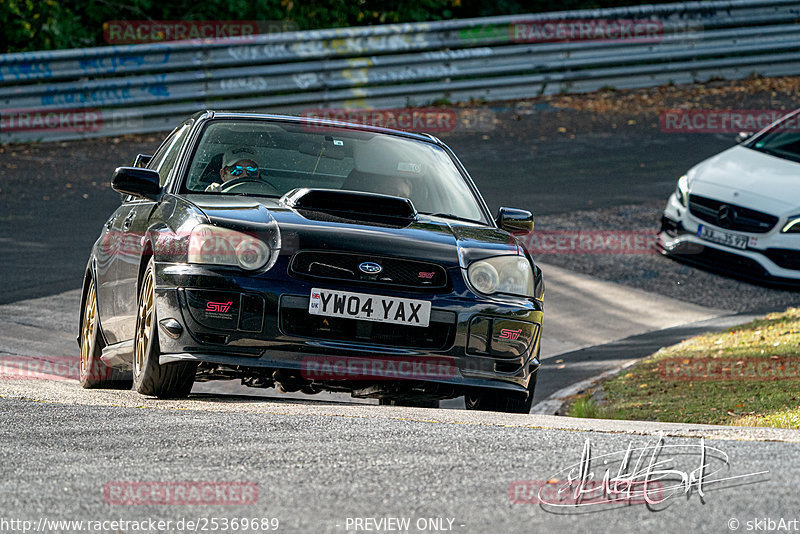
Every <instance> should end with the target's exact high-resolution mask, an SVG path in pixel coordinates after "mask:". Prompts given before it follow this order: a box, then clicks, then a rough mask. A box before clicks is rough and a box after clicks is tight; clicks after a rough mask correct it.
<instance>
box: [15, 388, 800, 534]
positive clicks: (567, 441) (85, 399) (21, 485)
mask: <svg viewBox="0 0 800 534" xmlns="http://www.w3.org/2000/svg"><path fill="white" fill-rule="evenodd" d="M53 384H54V385H56V386H63V387H59V388H55V389H57V391H52V392H50V391H49V390H50V389H54V388H51V387H47V388H44V387H42V386H38V385H37V387H35V388H32V387H31V385H30V384H22V386H21V387H22V388H27V393H22V395H27V396H28V399H26V400H18V399H16V398H12V397H11V395H20V394H21V393H20V392H19V390H17V392H16V393H14V391H13V389H14V385H13V384H12V385H9V384H4V386H5V387H4V388H3V392H4V393H3V394H4V397H3V398H0V406H2V407H1V408H0V410H2V413H3V416H2V419H3V425H2V427H0V442H2V444H3V450H4V461H3V462H2V465H1V466H0V481H1V482H0V490H1V492H0V495H2V497H0V516H2V518H20V519H26V520H30V521H32V522H33V523H34V524H37V523H38V521H40V520H41V518H43V517H44V518H47V519H48V520H51V521H52V520H55V519H62V520H112V519H128V520H132V519H136V520H142V519H145V518H153V519H161V520H165V521H166V520H171V521H174V522H176V523H177V521H179V520H180V519H181V518H190V519H191V518H198V517H206V518H213V517H217V518H219V517H227V518H233V517H257V518H262V517H266V518H277V519H279V521H280V529H279V531H282V532H336V533H341V532H356V531H361V532H364V531H366V530H365V529H355V528H353V526H354V525H355V523H353V522H352V521H353V520H354V519H355V518H361V519H364V518H367V517H370V518H380V517H401V518H402V517H408V518H410V519H411V521H412V525H414V524H416V521H418V520H419V519H420V518H448V519H452V520H453V523H452V528H439V529H433V530H429V531H434V532H443V531H453V532H469V533H472V532H475V533H478V532H487V531H489V532H536V531H541V530H556V529H557V530H558V531H578V532H608V531H609V530H610V529H611V528H613V530H614V531H615V532H621V533H626V532H631V533H633V532H636V533H641V532H643V531H645V532H647V531H667V532H676V531H680V532H727V531H729V530H728V529H729V527H728V522H729V521H730V520H731V518H736V519H738V520H739V521H741V524H742V528H744V525H745V522H746V521H748V520H753V519H755V518H772V519H773V520H779V519H780V518H786V519H795V518H797V514H798V505H800V498H798V492H797V491H796V484H797V480H798V479H800V467H799V466H798V464H797V462H796V461H795V460H796V458H797V454H798V449H797V447H798V444H797V443H782V442H763V441H749V440H748V438H751V437H753V436H751V435H750V434H748V432H749V431H747V430H744V431H738V432H737V433H730V434H729V435H727V436H725V437H727V438H730V439H718V438H716V437H715V432H717V431H716V429H713V428H712V429H702V428H691V427H682V426H680V425H672V426H669V425H652V426H651V427H648V426H647V425H644V427H643V430H642V429H641V428H640V429H639V430H634V429H633V428H631V427H630V426H629V427H627V428H626V427H625V426H624V425H623V424H617V425H616V426H614V425H613V424H610V425H609V426H608V427H607V428H605V429H604V430H606V431H603V432H586V431H584V430H582V429H581V428H580V425H578V426H577V427H572V429H570V430H568V431H566V430H559V429H558V427H559V424H557V423H560V421H569V424H573V423H574V420H567V419H565V418H552V417H551V418H548V417H546V416H509V415H502V414H493V413H487V414H474V413H472V412H461V411H450V410H439V411H436V410H425V409H400V408H392V407H379V406H368V407H364V408H363V409H357V407H355V406H347V407H340V406H337V405H335V404H330V403H311V404H308V403H299V402H296V401H291V402H290V401H287V402H276V401H271V402H264V401H263V400H262V401H258V402H253V401H252V400H250V401H248V400H247V399H240V398H227V399H225V400H224V401H223V400H222V399H218V398H202V397H201V398H197V399H195V400H194V401H183V402H174V403H169V402H155V401H148V402H142V401H141V400H140V399H137V398H135V394H134V393H132V392H122V393H108V394H102V393H101V392H87V391H81V390H77V388H76V386H74V385H73V386H71V387H69V386H65V385H63V383H51V385H53ZM43 390H44V391H43ZM56 396H57V400H55V401H53V400H52V399H55V398H56ZM48 397H49V399H50V400H45V401H40V402H34V401H33V399H36V398H39V399H42V398H44V399H47V398H48ZM445 416H446V417H445ZM657 427H660V428H663V429H664V430H665V432H666V434H667V437H666V438H665V442H664V443H665V444H666V445H692V446H693V448H692V449H681V450H680V451H679V450H676V449H665V450H664V451H663V453H662V454H661V455H660V456H659V457H658V458H659V459H661V460H665V459H673V460H674V461H673V462H670V468H671V469H676V470H679V471H681V472H684V473H687V474H688V473H689V472H692V471H693V470H695V469H696V468H697V466H698V465H700V463H701V457H700V450H699V448H698V447H699V445H700V440H699V439H697V437H693V438H681V437H670V435H677V436H682V435H683V436H685V435H694V436H699V435H706V436H708V437H709V439H707V440H706V441H705V445H706V446H707V447H715V448H717V449H719V450H720V451H722V452H723V453H725V454H727V460H728V465H727V466H723V467H724V469H723V471H722V472H721V473H718V474H716V475H712V476H709V477H708V478H707V482H706V485H705V496H704V497H703V498H701V497H700V496H699V495H698V493H697V488H696V487H695V488H694V489H693V490H692V491H690V492H689V493H688V494H683V493H682V492H681V493H679V495H677V496H675V497H673V498H671V499H669V500H667V501H665V502H664V503H661V504H659V505H657V506H653V507H648V506H647V505H645V504H641V503H639V504H637V503H636V501H634V503H633V504H630V505H619V504H605V505H596V506H593V507H574V506H570V507H566V508H561V509H558V508H551V507H548V506H541V505H539V504H536V503H528V502H525V503H514V502H512V501H511V498H513V497H515V496H516V498H517V499H522V498H525V497H526V495H527V492H526V491H525V492H523V493H521V494H518V493H516V491H515V490H513V489H512V492H511V496H510V495H509V488H510V486H511V485H512V483H513V482H514V481H520V480H523V481H525V480H531V481H539V482H538V484H543V482H541V481H553V480H560V481H562V483H563V481H564V480H566V476H567V475H566V473H565V472H564V471H563V470H564V469H566V468H568V467H569V466H574V465H575V464H577V463H578V462H579V461H580V458H581V453H582V451H583V448H584V446H585V444H586V440H587V439H588V440H590V441H591V446H592V451H593V455H594V456H595V457H598V456H601V455H603V454H610V453H613V452H623V451H624V450H625V449H626V448H627V447H628V446H629V443H632V444H633V445H632V446H633V447H634V448H636V447H644V446H652V444H654V443H656V442H657V439H658V438H657V437H656V433H657V431H658V428H657ZM567 428H570V427H569V426H567ZM601 428H602V426H601ZM632 430H634V432H635V434H638V435H632V434H630V433H629V432H631V431H632ZM729 432H730V431H729ZM785 436H786V434H784V438H785ZM761 437H767V438H769V439H776V438H777V439H780V435H775V436H761ZM790 438H794V439H797V435H796V433H792V434H791V435H790ZM677 452H683V453H685V454H677ZM649 454H650V452H648V453H647V457H648V458H649ZM646 463H647V462H645V464H646ZM709 464H714V468H713V469H709V472H711V471H714V470H716V468H717V467H719V466H720V465H721V462H719V461H716V460H714V461H711V460H709ZM596 465H597V467H595V468H594V469H595V470H596V471H597V473H596V475H595V476H597V477H598V478H599V477H601V476H602V475H603V473H604V471H603V469H602V468H601V467H600V466H601V461H600V459H598V460H597V461H596ZM642 467H644V464H643V466H642ZM663 467H664V466H662V468H663ZM613 469H616V467H614V468H613ZM764 471H769V473H767V474H762V475H758V476H753V477H749V478H743V479H741V480H735V481H729V482H727V483H721V484H712V483H710V482H708V481H710V480H712V479H719V478H721V477H735V476H742V475H748V474H753V473H762V472H764ZM615 473H616V471H615ZM695 474H697V473H695ZM142 481H147V482H150V483H155V484H161V483H163V482H183V481H202V482H205V483H227V482H237V483H241V482H248V483H252V484H256V485H257V487H258V498H257V501H256V502H254V503H252V504H246V505H230V504H227V505H208V504H204V505H201V506H200V505H198V506H195V505H188V504H138V505H130V504H117V503H118V502H119V501H118V500H116V501H115V500H113V499H109V498H107V496H106V495H107V494H104V488H106V487H107V486H108V485H111V486H114V487H119V486H120V483H121V482H142ZM150 487H152V486H150ZM523 487H527V486H523ZM512 488H513V487H512ZM136 495H138V497H135V498H134V502H141V501H142V500H144V501H146V500H147V498H148V495H149V494H148V493H145V494H141V493H139V494H136ZM142 495H144V496H142ZM765 497H768V498H765ZM221 498H223V497H216V496H215V497H213V499H221ZM137 499H138V500H137ZM640 501H641V500H640ZM640 501H639V502H640ZM180 502H183V501H180ZM215 502H216V501H215ZM348 518H350V520H351V523H349V525H350V527H351V528H347V527H348ZM176 523H173V525H176ZM370 530H371V529H370ZM375 530H376V531H381V532H389V531H391V530H389V529H385V528H384V529H375ZM127 531H128V532H131V531H132V530H130V529H129V530H127ZM156 531H157V530H156ZM171 531H173V532H177V531H178V529H177V528H175V526H173V527H172V529H171ZM249 531H251V532H254V531H256V530H249ZM408 531H409V532H418V531H422V530H417V529H415V528H414V527H412V528H410V529H408Z"/></svg>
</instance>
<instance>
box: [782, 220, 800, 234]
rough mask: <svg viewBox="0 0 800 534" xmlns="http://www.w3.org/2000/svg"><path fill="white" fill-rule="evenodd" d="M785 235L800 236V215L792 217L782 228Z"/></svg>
mask: <svg viewBox="0 0 800 534" xmlns="http://www.w3.org/2000/svg"><path fill="white" fill-rule="evenodd" d="M781 233H784V234H800V215H792V216H791V217H789V219H788V220H787V221H786V224H784V225H783V228H781Z"/></svg>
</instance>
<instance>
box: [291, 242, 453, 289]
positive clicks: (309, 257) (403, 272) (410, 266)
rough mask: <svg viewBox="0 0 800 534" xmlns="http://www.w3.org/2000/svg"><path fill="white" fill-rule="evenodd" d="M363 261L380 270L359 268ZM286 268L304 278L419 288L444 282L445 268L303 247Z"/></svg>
mask: <svg viewBox="0 0 800 534" xmlns="http://www.w3.org/2000/svg"><path fill="white" fill-rule="evenodd" d="M367 262H371V263H377V264H378V265H380V266H381V268H382V270H381V272H380V273H377V274H369V273H364V272H362V271H361V270H360V269H359V265H361V264H363V263H367ZM289 269H290V271H291V272H292V273H293V274H295V275H298V276H302V277H305V278H317V279H333V280H349V281H353V282H363V283H366V284H378V285H386V286H399V287H411V288H420V289H428V288H443V287H446V286H447V272H446V271H445V269H444V268H443V267H442V266H440V265H436V264H434V263H427V262H421V261H415V260H406V259H400V258H389V257H384V256H375V255H373V254H353V253H347V252H327V251H311V250H304V251H302V252H298V253H297V254H295V256H294V259H293V260H292V264H291V266H290V268H289Z"/></svg>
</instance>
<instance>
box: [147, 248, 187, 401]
mask: <svg viewBox="0 0 800 534" xmlns="http://www.w3.org/2000/svg"><path fill="white" fill-rule="evenodd" d="M154 280H155V271H154V267H153V261H152V260H150V263H149V264H148V265H147V270H146V271H145V273H144V276H143V277H142V283H141V288H142V289H141V292H140V293H139V307H138V311H137V314H136V337H135V338H134V349H133V351H134V357H133V385H134V387H135V389H136V391H138V392H139V393H141V394H142V395H152V396H155V397H159V398H179V397H186V396H188V395H189V392H190V391H191V390H192V385H193V384H194V375H195V372H196V371H197V364H196V363H193V362H173V363H167V364H163V365H162V364H160V363H159V362H158V358H159V356H160V355H161V349H160V347H159V344H158V332H157V331H156V328H157V326H156V325H157V323H156V304H155V303H156V299H155V282H154Z"/></svg>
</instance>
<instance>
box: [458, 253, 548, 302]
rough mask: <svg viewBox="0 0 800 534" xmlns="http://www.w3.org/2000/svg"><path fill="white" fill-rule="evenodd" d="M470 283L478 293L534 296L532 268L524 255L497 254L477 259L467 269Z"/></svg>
mask: <svg viewBox="0 0 800 534" xmlns="http://www.w3.org/2000/svg"><path fill="white" fill-rule="evenodd" d="M467 278H469V282H470V284H472V287H474V288H475V289H476V290H477V291H479V292H480V293H483V294H485V295H492V294H494V293H509V294H512V295H520V296H523V297H533V296H534V285H533V270H532V269H531V264H530V262H529V261H528V260H527V259H526V258H525V257H524V256H497V257H495V258H488V259H485V260H479V261H476V262H474V263H472V265H470V266H469V268H468V269H467Z"/></svg>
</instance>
